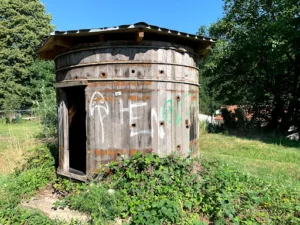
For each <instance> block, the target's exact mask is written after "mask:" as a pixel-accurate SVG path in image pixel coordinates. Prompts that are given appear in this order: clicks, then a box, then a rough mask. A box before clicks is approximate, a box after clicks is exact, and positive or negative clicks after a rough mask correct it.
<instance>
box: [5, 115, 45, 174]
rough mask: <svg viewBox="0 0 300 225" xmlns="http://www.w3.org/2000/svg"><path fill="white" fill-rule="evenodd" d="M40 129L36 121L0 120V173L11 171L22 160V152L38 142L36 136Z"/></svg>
mask: <svg viewBox="0 0 300 225" xmlns="http://www.w3.org/2000/svg"><path fill="white" fill-rule="evenodd" d="M40 130H41V126H40V124H39V123H38V122H37V121H23V122H22V123H19V124H5V123H3V122H2V121H1V122H0V175H4V174H8V173H11V172H12V171H13V170H14V168H15V167H16V166H17V165H19V164H20V163H21V162H22V159H23V157H24V153H26V152H28V151H29V150H30V149H32V148H33V147H34V146H36V145H37V144H38V142H39V140H38V139H37V138H36V136H37V134H38V133H39V132H40Z"/></svg>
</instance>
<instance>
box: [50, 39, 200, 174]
mask: <svg viewBox="0 0 300 225" xmlns="http://www.w3.org/2000/svg"><path fill="white" fill-rule="evenodd" d="M55 65H56V82H57V83H68V82H69V81H72V82H70V83H72V85H74V83H75V84H76V81H78V85H79V86H81V87H82V90H83V93H84V101H85V112H86V114H85V118H83V119H84V120H85V124H86V129H85V130H82V132H86V143H85V144H86V159H85V158H81V159H80V160H86V172H87V174H92V173H94V172H95V171H97V168H99V165H100V164H103V163H107V162H110V161H113V160H116V159H117V158H121V157H124V158H127V157H130V156H132V155H133V154H134V153H136V152H138V151H139V152H144V153H145V152H151V153H156V154H158V155H159V156H162V157H163V156H166V155H170V154H172V153H177V154H180V155H184V156H187V155H189V154H192V155H197V154H198V152H199V146H198V141H199V139H198V138H199V132H198V119H197V118H198V113H199V99H198V98H199V85H198V83H199V81H198V67H197V56H196V54H194V52H193V50H192V49H191V48H189V47H187V46H180V45H174V44H173V43H170V42H159V41H143V42H142V43H139V44H138V45H137V44H136V43H135V42H130V41H107V42H103V43H102V44H101V43H97V44H83V45H79V46H74V47H73V48H72V49H71V50H69V51H68V52H65V53H63V54H60V55H58V56H57V57H56V59H55ZM68 88H70V87H66V86H65V87H64V88H62V90H63V89H64V90H67V89H68ZM71 88H72V87H71ZM78 91H80V90H79V89H78ZM69 95H70V96H71V97H72V96H73V97H74V98H77V90H75V91H73V92H70V93H69ZM58 98H59V99H60V100H61V99H62V98H63V95H62V94H60V95H59V96H58ZM62 107H63V106H60V111H63V108H62ZM82 107H84V106H82ZM69 111H70V107H69ZM69 117H70V112H69ZM69 121H70V118H69ZM62 129H63V128H60V130H62ZM64 138H65V137H62V135H60V139H61V141H60V143H63V139H64ZM70 141H71V140H70ZM69 145H70V143H69ZM70 151H71V150H70ZM70 154H71V152H70ZM64 155H65V157H66V154H64ZM62 157H63V154H62ZM61 161H62V163H60V165H63V161H64V159H61Z"/></svg>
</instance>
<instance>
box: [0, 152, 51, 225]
mask: <svg viewBox="0 0 300 225" xmlns="http://www.w3.org/2000/svg"><path fill="white" fill-rule="evenodd" d="M26 161H27V163H26V164H24V166H22V167H20V168H19V170H17V171H16V172H15V173H13V174H10V175H9V176H6V177H4V176H3V177H2V176H0V180H1V183H0V224H55V223H56V221H51V220H50V219H49V218H47V217H45V216H43V215H42V214H41V213H40V212H38V211H37V210H27V209H24V208H22V207H21V206H19V203H20V202H21V200H22V198H29V197H30V196H32V195H34V194H36V191H38V190H39V189H41V188H43V187H45V186H46V185H47V184H48V183H49V182H51V181H52V182H53V181H54V179H55V170H54V159H53V157H52V155H51V153H50V151H49V148H47V147H46V146H39V147H38V148H35V149H33V151H32V152H31V154H30V156H29V157H28V158H27V159H26Z"/></svg>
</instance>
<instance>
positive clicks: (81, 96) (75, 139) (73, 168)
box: [64, 86, 86, 175]
mask: <svg viewBox="0 0 300 225" xmlns="http://www.w3.org/2000/svg"><path fill="white" fill-rule="evenodd" d="M84 89H85V87H83V86H75V87H68V88H64V91H65V93H66V95H67V103H68V118H69V121H68V122H69V163H70V171H69V172H71V173H75V174H78V175H83V174H85V173H86V126H85V125H86V124H85V123H86V111H85V90H84Z"/></svg>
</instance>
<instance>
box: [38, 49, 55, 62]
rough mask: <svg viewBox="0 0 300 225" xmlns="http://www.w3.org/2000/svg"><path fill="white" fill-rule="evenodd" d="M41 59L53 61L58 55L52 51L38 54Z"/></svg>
mask: <svg viewBox="0 0 300 225" xmlns="http://www.w3.org/2000/svg"><path fill="white" fill-rule="evenodd" d="M38 54H39V56H40V58H41V59H44V60H51V59H54V57H55V56H56V53H55V52H53V51H51V52H39V53H38Z"/></svg>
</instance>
